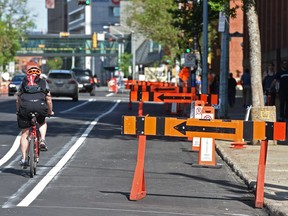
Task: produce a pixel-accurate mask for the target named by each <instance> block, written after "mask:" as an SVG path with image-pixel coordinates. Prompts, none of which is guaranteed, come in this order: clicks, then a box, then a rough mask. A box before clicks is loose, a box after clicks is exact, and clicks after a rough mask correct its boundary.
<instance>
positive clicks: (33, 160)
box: [27, 112, 40, 178]
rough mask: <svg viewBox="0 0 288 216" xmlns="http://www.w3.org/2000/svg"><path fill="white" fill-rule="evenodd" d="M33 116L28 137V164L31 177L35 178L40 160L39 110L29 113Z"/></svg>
mask: <svg viewBox="0 0 288 216" xmlns="http://www.w3.org/2000/svg"><path fill="white" fill-rule="evenodd" d="M29 116H30V117H31V125H32V126H31V127H30V129H29V135H28V137H27V139H28V148H27V155H28V164H29V167H30V177H31V178H33V177H34V175H36V168H37V164H38V162H39V156H40V146H39V145H40V136H39V131H38V129H37V116H38V113H37V112H31V113H29Z"/></svg>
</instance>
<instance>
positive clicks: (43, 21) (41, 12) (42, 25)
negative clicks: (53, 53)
mask: <svg viewBox="0 0 288 216" xmlns="http://www.w3.org/2000/svg"><path fill="white" fill-rule="evenodd" d="M27 2H28V7H29V8H30V9H32V11H33V13H35V14H36V15H37V18H35V19H34V22H35V24H36V26H37V27H36V29H35V31H43V32H47V28H48V27H47V9H46V7H45V0H28V1H27Z"/></svg>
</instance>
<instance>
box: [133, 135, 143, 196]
mask: <svg viewBox="0 0 288 216" xmlns="http://www.w3.org/2000/svg"><path fill="white" fill-rule="evenodd" d="M145 150H146V136H145V135H139V136H138V154H137V164H136V168H135V172H134V178H133V182H132V187H131V191H130V197H129V199H130V200H140V199H143V198H144V197H145V196H146V184H145V174H144V164H145Z"/></svg>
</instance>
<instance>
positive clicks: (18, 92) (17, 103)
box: [16, 83, 23, 113]
mask: <svg viewBox="0 0 288 216" xmlns="http://www.w3.org/2000/svg"><path fill="white" fill-rule="evenodd" d="M22 92H23V91H22V83H21V85H20V88H19V89H18V90H17V93H16V96H17V97H16V113H18V112H19V110H20V103H21V98H20V96H21V94H22Z"/></svg>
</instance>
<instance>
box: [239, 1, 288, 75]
mask: <svg viewBox="0 0 288 216" xmlns="http://www.w3.org/2000/svg"><path fill="white" fill-rule="evenodd" d="M255 2H256V11H257V13H258V21H259V30H260V40H261V53H262V70H265V68H266V67H267V65H268V64H269V63H270V62H273V63H274V65H275V66H277V69H279V67H280V62H281V60H283V59H286V60H287V59H288V41H287V37H288V29H287V22H288V16H287V13H286V11H287V9H288V1H287V0H277V1H270V0H255ZM246 23H247V22H246V20H245V21H244V26H245V28H244V33H245V34H244V66H245V67H249V36H248V30H247V24H246Z"/></svg>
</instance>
